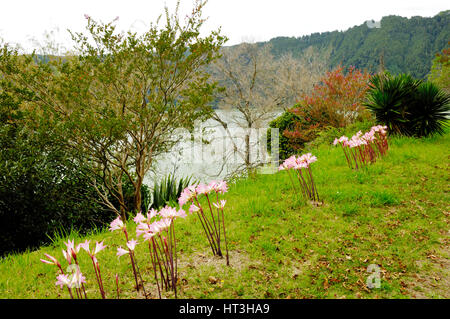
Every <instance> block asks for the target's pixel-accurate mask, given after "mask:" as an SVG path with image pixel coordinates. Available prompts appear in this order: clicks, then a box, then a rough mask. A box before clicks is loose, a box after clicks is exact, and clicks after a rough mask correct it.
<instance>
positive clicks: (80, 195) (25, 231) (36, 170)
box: [0, 82, 112, 256]
mask: <svg viewBox="0 0 450 319" xmlns="http://www.w3.org/2000/svg"><path fill="white" fill-rule="evenodd" d="M3 84H4V83H1V82H0V87H1V88H2V89H3V90H0V256H1V255H4V254H5V253H8V252H12V251H23V250H25V249H27V248H35V247H38V246H40V245H42V244H46V243H49V242H50V238H49V236H53V235H54V234H55V233H57V232H61V231H69V230H70V229H75V230H77V231H79V232H80V233H84V232H87V231H88V230H90V229H92V228H93V227H94V228H97V227H101V226H103V225H104V224H105V222H107V221H108V220H109V219H111V216H112V213H111V212H109V211H107V210H105V209H104V207H102V206H100V205H99V204H97V194H96V191H95V189H94V188H93V187H92V186H91V184H90V180H91V176H90V175H89V174H88V173H87V172H88V171H89V170H88V169H87V167H86V165H84V164H82V163H79V162H77V161H75V160H74V156H72V155H73V154H68V153H67V152H66V151H64V150H63V148H61V147H60V144H59V140H58V138H56V137H55V136H54V135H53V132H52V129H51V128H48V127H42V128H40V129H39V130H38V129H36V128H31V127H30V126H28V125H27V122H26V117H27V116H28V115H27V114H26V113H25V112H24V111H23V110H22V109H21V103H22V100H21V99H20V98H18V95H16V94H14V93H12V92H10V91H9V90H8V87H6V86H4V85H3ZM30 96H31V95H30Z"/></svg>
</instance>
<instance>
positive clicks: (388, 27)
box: [269, 10, 450, 79]
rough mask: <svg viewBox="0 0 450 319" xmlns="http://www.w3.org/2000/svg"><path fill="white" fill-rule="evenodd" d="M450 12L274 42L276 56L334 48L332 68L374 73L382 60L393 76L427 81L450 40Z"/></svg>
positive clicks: (390, 18) (384, 20)
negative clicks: (405, 74)
mask: <svg viewBox="0 0 450 319" xmlns="http://www.w3.org/2000/svg"><path fill="white" fill-rule="evenodd" d="M449 26H450V10H447V11H443V12H441V13H439V14H437V15H436V16H434V17H431V18H425V17H419V16H417V17H411V18H409V19H408V18H404V17H400V16H387V17H383V18H382V20H381V25H380V27H379V28H377V27H374V25H373V24H370V23H363V24H361V25H358V26H354V27H352V28H350V29H348V30H346V31H332V32H323V33H313V34H311V35H308V36H303V37H299V38H295V37H277V38H274V39H271V40H270V41H269V43H270V44H271V45H272V52H273V54H274V55H275V56H282V55H283V54H286V53H288V52H289V53H292V54H293V55H294V56H295V55H301V54H302V52H303V51H304V50H306V49H307V48H309V47H310V46H312V47H314V48H316V49H319V50H329V49H331V56H330V60H329V63H330V68H334V67H337V66H338V65H342V66H343V67H349V66H354V67H356V68H358V69H360V70H367V71H368V72H371V73H375V72H378V71H379V69H380V60H381V61H384V68H386V69H387V70H388V71H389V72H390V73H391V74H399V73H409V74H411V75H412V76H414V77H416V78H421V79H424V78H426V76H427V75H428V73H429V72H430V68H431V64H432V61H433V58H434V56H435V54H436V53H438V52H440V51H441V50H442V49H444V48H445V47H446V45H447V42H448V41H449V39H450V27H449Z"/></svg>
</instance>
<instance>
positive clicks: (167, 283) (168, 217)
mask: <svg viewBox="0 0 450 319" xmlns="http://www.w3.org/2000/svg"><path fill="white" fill-rule="evenodd" d="M180 217H181V218H185V217H186V213H185V211H184V210H183V209H181V208H180V209H178V210H177V209H176V208H173V207H169V206H166V207H164V208H162V209H161V210H159V211H157V210H155V209H150V210H149V211H148V212H147V214H146V216H144V215H143V214H142V213H138V214H137V215H136V217H135V218H134V219H133V220H134V222H135V223H136V224H137V226H136V237H140V236H142V237H143V240H144V241H148V249H149V252H150V261H151V264H152V267H153V271H154V276H155V281H156V285H157V288H158V294H159V297H160V298H161V289H162V288H164V289H165V290H166V291H168V290H172V291H173V292H174V293H175V298H176V296H177V281H178V261H177V260H178V259H177V245H176V236H175V223H174V221H175V220H176V219H177V218H180ZM128 248H130V247H128ZM118 254H119V252H118ZM158 274H159V278H158Z"/></svg>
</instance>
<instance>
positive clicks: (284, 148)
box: [267, 111, 308, 160]
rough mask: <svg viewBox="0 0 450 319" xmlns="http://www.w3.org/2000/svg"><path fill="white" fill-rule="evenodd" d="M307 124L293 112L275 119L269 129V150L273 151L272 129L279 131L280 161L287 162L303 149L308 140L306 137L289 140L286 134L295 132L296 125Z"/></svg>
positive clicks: (285, 113)
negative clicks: (299, 123)
mask: <svg viewBox="0 0 450 319" xmlns="http://www.w3.org/2000/svg"><path fill="white" fill-rule="evenodd" d="M298 122H305V121H302V118H300V117H299V116H297V115H295V114H294V113H291V112H288V111H286V112H284V113H283V114H281V115H280V116H279V117H277V118H276V119H274V120H273V121H271V122H270V123H269V128H268V129H267V150H268V151H269V152H270V151H271V146H272V145H271V138H272V132H271V129H272V128H277V129H278V139H279V156H280V160H285V159H287V158H288V157H289V156H291V155H293V154H295V153H296V151H297V150H298V149H300V148H302V147H303V145H304V144H305V142H306V141H307V140H308V138H307V137H306V136H298V137H297V138H289V137H287V136H286V135H285V134H284V133H285V132H289V131H292V130H294V128H295V126H296V123H298Z"/></svg>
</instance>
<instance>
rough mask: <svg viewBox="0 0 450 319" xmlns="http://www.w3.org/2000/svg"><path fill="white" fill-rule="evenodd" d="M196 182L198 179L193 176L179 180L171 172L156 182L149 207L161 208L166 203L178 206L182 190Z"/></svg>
mask: <svg viewBox="0 0 450 319" xmlns="http://www.w3.org/2000/svg"><path fill="white" fill-rule="evenodd" d="M195 183H196V181H193V180H192V176H190V177H185V178H181V179H180V180H178V181H177V180H176V179H175V176H174V175H172V174H169V175H168V176H166V177H165V178H163V179H162V181H160V182H159V183H156V184H155V186H154V188H153V196H152V203H151V205H150V206H149V208H154V209H160V208H162V207H164V206H165V205H169V206H178V197H180V195H181V192H182V191H183V190H184V189H185V188H186V187H188V186H189V185H192V184H195Z"/></svg>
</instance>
